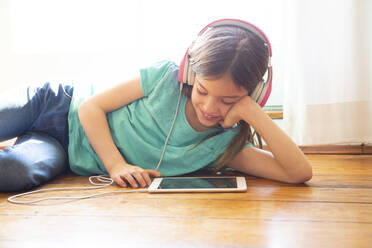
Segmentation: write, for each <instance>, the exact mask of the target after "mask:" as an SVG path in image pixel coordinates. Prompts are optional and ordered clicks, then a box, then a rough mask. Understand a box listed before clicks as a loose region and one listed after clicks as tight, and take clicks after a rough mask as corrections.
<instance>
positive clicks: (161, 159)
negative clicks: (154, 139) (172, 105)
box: [155, 83, 183, 171]
mask: <svg viewBox="0 0 372 248" xmlns="http://www.w3.org/2000/svg"><path fill="white" fill-rule="evenodd" d="M182 88H183V83H180V93H179V95H178V101H177V107H176V113H175V114H174V117H173V122H172V125H171V128H170V129H169V133H168V136H167V138H166V139H165V143H164V147H163V152H162V153H161V156H160V160H159V162H158V165H157V166H156V167H155V170H156V171H157V170H158V169H159V167H160V164H161V162H162V161H163V158H164V154H165V149H166V148H167V143H168V140H169V137H170V135H171V133H172V130H173V127H174V123H175V122H176V119H177V115H178V110H179V108H180V103H181V95H182Z"/></svg>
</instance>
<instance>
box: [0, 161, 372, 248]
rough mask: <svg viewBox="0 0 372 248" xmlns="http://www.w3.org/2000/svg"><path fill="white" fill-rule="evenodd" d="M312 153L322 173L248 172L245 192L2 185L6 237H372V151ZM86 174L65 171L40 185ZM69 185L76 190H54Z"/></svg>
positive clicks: (299, 240) (183, 243) (289, 241)
mask: <svg viewBox="0 0 372 248" xmlns="http://www.w3.org/2000/svg"><path fill="white" fill-rule="evenodd" d="M308 157H309V159H310V160H311V162H312V164H313V168H314V177H313V179H312V180H311V181H310V182H308V183H307V184H301V185H289V184H284V183H278V182H273V181H268V180H263V179H258V178H254V177H247V184H248V191H247V192H246V193H233V194H231V193H215V194H206V193H204V194H148V193H132V194H112V195H108V196H106V197H99V198H94V199H87V200H74V201H54V202H44V203H40V204H35V205H15V204H11V203H8V202H7V197H9V196H10V194H0V224H1V227H0V247H7V248H10V247H28V248H30V247H37V248H40V247H135V248H136V247H312V248H315V247H337V248H340V247H358V248H360V247H372V156H371V155H308ZM87 184H88V183H87V178H86V177H78V176H73V175H65V176H62V177H60V178H58V179H56V180H55V181H53V182H51V183H50V184H48V185H45V186H43V187H42V188H50V187H61V186H63V187H64V186H81V185H87ZM109 189H110V190H121V189H119V188H117V187H115V186H110V188H109ZM105 190H108V189H105ZM100 191H102V190H100ZM83 193H84V194H86V192H83ZM61 194H68V195H74V193H71V192H67V193H66V192H65V193H62V192H58V193H54V195H61ZM80 194H82V193H81V192H80Z"/></svg>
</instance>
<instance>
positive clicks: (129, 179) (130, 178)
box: [121, 173, 138, 188]
mask: <svg viewBox="0 0 372 248" xmlns="http://www.w3.org/2000/svg"><path fill="white" fill-rule="evenodd" d="M121 177H122V178H123V177H124V178H125V180H127V182H128V183H129V184H130V186H131V187H132V188H137V187H138V184H137V182H136V180H135V179H134V178H133V176H132V175H131V174H129V173H128V174H125V175H122V176H121Z"/></svg>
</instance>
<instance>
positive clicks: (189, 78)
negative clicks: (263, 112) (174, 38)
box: [178, 19, 273, 107]
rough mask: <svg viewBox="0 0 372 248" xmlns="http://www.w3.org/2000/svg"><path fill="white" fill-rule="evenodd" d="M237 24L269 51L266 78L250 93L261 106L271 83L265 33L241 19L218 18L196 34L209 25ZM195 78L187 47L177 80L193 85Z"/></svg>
mask: <svg viewBox="0 0 372 248" xmlns="http://www.w3.org/2000/svg"><path fill="white" fill-rule="evenodd" d="M227 25H230V26H238V27H241V28H243V29H246V30H248V31H251V32H253V33H254V34H256V35H257V36H258V37H260V38H261V40H262V41H263V42H264V43H265V44H267V47H268V52H269V62H268V69H267V79H266V80H264V79H262V81H261V82H260V83H259V84H258V85H257V87H256V88H255V89H254V91H253V92H252V93H251V94H250V96H251V98H252V99H253V100H255V101H256V102H257V103H258V104H260V105H261V107H263V106H264V105H265V103H266V101H267V99H268V98H269V96H270V93H271V84H272V73H273V72H272V66H271V57H272V51H271V44H270V41H269V39H268V37H267V36H266V34H265V33H264V32H263V31H262V30H261V29H259V28H258V27H257V26H255V25H253V24H251V23H249V22H246V21H243V20H239V19H220V20H216V21H213V22H211V23H209V24H208V25H207V26H205V27H204V28H203V29H202V30H201V31H200V32H199V34H198V36H201V35H202V34H203V33H204V32H205V31H206V30H207V29H208V28H211V27H218V26H227ZM194 80H195V72H193V71H192V68H191V66H190V61H189V49H187V51H186V54H185V55H184V57H183V59H182V61H181V64H180V70H179V73H178V81H179V82H180V83H186V84H188V85H193V84H194Z"/></svg>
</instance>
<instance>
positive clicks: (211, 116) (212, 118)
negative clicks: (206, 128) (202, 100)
mask: <svg viewBox="0 0 372 248" xmlns="http://www.w3.org/2000/svg"><path fill="white" fill-rule="evenodd" d="M200 112H201V113H202V115H203V118H204V119H206V120H207V121H216V120H218V119H219V116H218V115H209V114H207V113H205V112H203V111H202V110H200Z"/></svg>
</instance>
